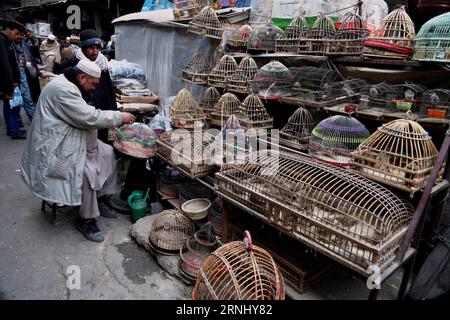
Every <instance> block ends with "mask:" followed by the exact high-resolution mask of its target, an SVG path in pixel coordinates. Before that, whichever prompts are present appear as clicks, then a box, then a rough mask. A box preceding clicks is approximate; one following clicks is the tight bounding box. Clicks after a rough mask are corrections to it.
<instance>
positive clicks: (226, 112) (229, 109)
mask: <svg viewBox="0 0 450 320" xmlns="http://www.w3.org/2000/svg"><path fill="white" fill-rule="evenodd" d="M240 105H241V102H240V101H239V98H238V97H236V96H235V95H234V94H232V93H229V92H228V93H225V94H224V95H223V96H221V97H220V99H219V101H218V102H217V103H216V105H215V106H214V110H213V111H212V112H211V120H210V122H209V123H210V124H211V125H213V126H218V127H222V126H223V125H224V123H225V122H226V121H227V120H228V118H229V117H230V116H231V115H237V114H238V113H239V106H240Z"/></svg>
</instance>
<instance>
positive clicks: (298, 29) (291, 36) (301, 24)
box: [275, 17, 309, 53]
mask: <svg viewBox="0 0 450 320" xmlns="http://www.w3.org/2000/svg"><path fill="white" fill-rule="evenodd" d="M308 30H309V28H308V23H307V22H306V19H305V18H303V17H297V18H295V19H293V20H292V21H291V23H290V24H289V26H288V27H287V28H286V30H285V32H284V34H280V35H279V36H278V37H277V38H276V41H275V51H276V52H290V53H297V50H298V45H299V40H300V39H301V38H304V37H305V33H306V31H308Z"/></svg>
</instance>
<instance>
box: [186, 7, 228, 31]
mask: <svg viewBox="0 0 450 320" xmlns="http://www.w3.org/2000/svg"><path fill="white" fill-rule="evenodd" d="M188 31H189V32H192V33H196V34H199V35H201V36H205V37H208V38H213V39H222V33H223V28H222V26H221V24H220V21H219V18H217V15H216V13H215V12H214V10H213V8H211V7H210V6H206V7H204V8H203V9H202V10H200V12H199V13H198V14H197V15H195V16H194V18H193V19H192V20H191V21H190V22H189V26H188Z"/></svg>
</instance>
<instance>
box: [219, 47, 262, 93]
mask: <svg viewBox="0 0 450 320" xmlns="http://www.w3.org/2000/svg"><path fill="white" fill-rule="evenodd" d="M257 71H258V66H257V65H256V62H255V60H253V58H251V57H249V56H246V57H245V58H243V59H242V60H241V62H240V63H239V65H238V67H237V71H236V73H235V74H233V76H232V77H231V79H230V81H229V82H228V85H227V90H228V91H231V92H239V93H246V94H248V93H250V87H251V84H252V81H253V78H254V76H255V74H256V72H257Z"/></svg>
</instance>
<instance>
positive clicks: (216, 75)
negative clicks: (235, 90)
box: [208, 54, 238, 88]
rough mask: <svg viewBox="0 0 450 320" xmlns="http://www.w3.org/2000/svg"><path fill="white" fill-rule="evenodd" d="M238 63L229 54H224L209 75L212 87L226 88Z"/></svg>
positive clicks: (209, 82) (209, 83)
mask: <svg viewBox="0 0 450 320" xmlns="http://www.w3.org/2000/svg"><path fill="white" fill-rule="evenodd" d="M237 67H238V65H237V63H236V60H235V59H234V58H233V57H232V56H230V55H229V54H226V55H224V56H223V57H222V58H220V60H219V62H217V64H216V66H215V67H214V68H213V69H212V71H211V73H210V74H209V76H208V85H209V86H211V87H218V88H226V87H227V84H228V82H229V81H230V79H231V77H232V76H233V74H234V73H235V72H236V69H237Z"/></svg>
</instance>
